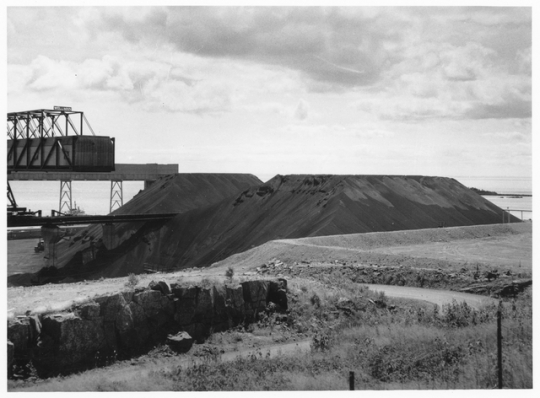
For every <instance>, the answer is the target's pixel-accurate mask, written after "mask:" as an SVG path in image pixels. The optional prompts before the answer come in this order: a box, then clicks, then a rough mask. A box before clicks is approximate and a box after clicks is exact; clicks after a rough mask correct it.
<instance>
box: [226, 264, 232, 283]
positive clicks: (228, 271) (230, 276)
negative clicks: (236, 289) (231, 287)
mask: <svg viewBox="0 0 540 398" xmlns="http://www.w3.org/2000/svg"><path fill="white" fill-rule="evenodd" d="M233 276H234V269H233V268H232V267H229V268H227V270H226V271H225V277H226V278H227V279H228V280H229V282H232V279H233Z"/></svg>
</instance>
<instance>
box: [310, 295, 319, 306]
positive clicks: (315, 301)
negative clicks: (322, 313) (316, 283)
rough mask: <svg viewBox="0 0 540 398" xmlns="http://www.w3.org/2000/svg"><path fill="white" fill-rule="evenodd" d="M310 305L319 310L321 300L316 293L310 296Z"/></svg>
mask: <svg viewBox="0 0 540 398" xmlns="http://www.w3.org/2000/svg"><path fill="white" fill-rule="evenodd" d="M310 301H311V305H313V306H314V307H315V308H321V298H320V297H319V295H318V294H317V293H313V296H311V299H310Z"/></svg>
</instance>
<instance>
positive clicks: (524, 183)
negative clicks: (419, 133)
mask: <svg viewBox="0 0 540 398" xmlns="http://www.w3.org/2000/svg"><path fill="white" fill-rule="evenodd" d="M454 178H455V179H456V180H458V181H459V182H460V183H462V184H463V185H465V186H467V187H469V188H472V187H474V188H478V189H483V190H489V191H495V192H498V193H500V194H501V195H499V196H485V198H486V199H488V200H490V201H491V202H493V203H495V204H496V205H497V206H499V207H501V208H503V209H506V208H510V209H520V210H521V209H523V210H532V198H531V197H523V198H511V197H509V196H505V195H504V194H522V195H523V194H525V195H531V194H532V180H531V179H530V178H517V177H516V178H509V177H454ZM10 185H11V189H12V190H13V194H14V195H15V200H16V201H17V204H18V205H19V206H23V207H26V208H28V209H31V210H42V211H43V215H50V214H51V210H52V209H54V210H59V202H60V182H59V181H11V182H10ZM123 186H124V204H125V203H127V202H128V201H129V200H130V199H131V198H133V196H135V195H136V194H137V193H138V192H139V190H141V189H143V188H144V182H143V181H124V183H123ZM110 190H111V183H110V182H109V181H73V182H72V201H73V205H75V202H76V204H77V206H78V207H80V208H81V209H82V210H84V211H85V212H86V214H102V215H103V214H109V207H110ZM528 214H529V215H530V213H528ZM515 215H517V216H518V217H520V213H517V214H515ZM529 218H532V217H526V219H529Z"/></svg>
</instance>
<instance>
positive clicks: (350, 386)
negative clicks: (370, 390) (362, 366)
mask: <svg viewBox="0 0 540 398" xmlns="http://www.w3.org/2000/svg"><path fill="white" fill-rule="evenodd" d="M349 390H351V391H354V372H349Z"/></svg>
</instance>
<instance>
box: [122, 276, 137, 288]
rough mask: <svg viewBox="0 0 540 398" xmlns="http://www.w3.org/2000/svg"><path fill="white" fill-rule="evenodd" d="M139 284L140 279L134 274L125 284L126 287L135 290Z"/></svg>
mask: <svg viewBox="0 0 540 398" xmlns="http://www.w3.org/2000/svg"><path fill="white" fill-rule="evenodd" d="M138 283H139V277H138V276H137V275H135V274H133V273H132V274H129V275H128V279H127V281H126V283H125V284H124V286H126V287H129V288H131V289H133V288H134V287H135V286H137V284H138Z"/></svg>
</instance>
